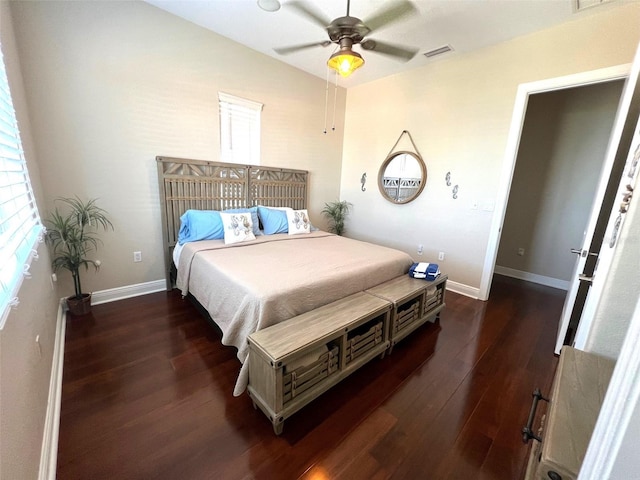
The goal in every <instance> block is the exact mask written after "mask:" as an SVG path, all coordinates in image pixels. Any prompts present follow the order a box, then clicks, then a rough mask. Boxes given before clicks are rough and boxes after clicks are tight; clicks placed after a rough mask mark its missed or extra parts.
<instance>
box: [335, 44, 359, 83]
mask: <svg viewBox="0 0 640 480" xmlns="http://www.w3.org/2000/svg"><path fill="white" fill-rule="evenodd" d="M362 65H364V59H363V58H362V56H361V55H360V54H359V53H358V52H354V51H353V50H351V49H350V48H345V49H342V48H341V49H340V50H338V51H337V52H336V53H334V54H333V55H331V57H330V58H329V60H328V61H327V66H328V67H329V68H333V69H334V70H335V71H336V72H338V73H339V74H340V75H342V76H343V77H345V78H346V77H348V76H349V75H351V74H352V73H353V72H354V71H355V70H357V69H358V68H360V67H361V66H362Z"/></svg>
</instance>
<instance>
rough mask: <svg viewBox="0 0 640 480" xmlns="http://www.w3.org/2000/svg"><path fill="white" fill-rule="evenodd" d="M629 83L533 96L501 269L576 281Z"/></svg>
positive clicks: (499, 261)
mask: <svg viewBox="0 0 640 480" xmlns="http://www.w3.org/2000/svg"><path fill="white" fill-rule="evenodd" d="M623 85H624V82H623V81H621V80H619V81H616V82H606V83H600V84H596V85H589V86H586V87H580V88H571V89H567V90H560V91H556V92H549V93H542V94H537V95H532V96H531V97H529V102H528V104H527V115H526V119H525V123H524V126H523V130H522V137H521V139H520V146H519V148H518V158H517V162H516V168H515V172H514V175H513V180H512V182H511V192H510V194H509V204H508V207H507V212H506V215H505V219H504V224H503V228H502V235H501V237H500V249H499V250H498V258H497V261H496V265H499V266H501V267H507V268H510V269H514V270H517V271H519V272H526V273H532V274H535V275H540V276H543V277H547V278H548V279H554V280H560V281H565V282H568V281H569V280H570V279H571V274H572V272H573V269H574V266H575V263H576V257H575V255H574V254H572V253H571V252H570V249H571V248H579V246H580V245H582V243H583V237H584V231H585V228H586V225H587V221H588V219H589V213H590V211H591V206H592V203H593V196H594V192H595V191H596V188H597V186H598V180H599V178H600V174H601V171H602V164H603V162H604V157H605V153H606V149H607V145H608V143H609V137H610V135H611V129H612V126H613V122H614V119H615V114H616V111H617V108H618V102H619V100H620V95H621V93H622V87H623ZM520 247H522V248H524V249H525V254H524V255H522V256H520V255H518V248H520ZM557 283H560V284H561V283H562V282H557Z"/></svg>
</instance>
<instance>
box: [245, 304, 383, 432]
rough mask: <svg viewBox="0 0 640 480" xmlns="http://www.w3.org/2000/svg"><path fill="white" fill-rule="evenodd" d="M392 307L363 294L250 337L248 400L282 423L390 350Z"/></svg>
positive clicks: (275, 426)
mask: <svg viewBox="0 0 640 480" xmlns="http://www.w3.org/2000/svg"><path fill="white" fill-rule="evenodd" d="M390 311H391V305H390V304H389V302H387V301H386V300H383V299H381V298H378V297H375V296H373V295H369V294H368V293H365V292H360V293H356V294H354V295H351V296H349V297H346V298H344V299H342V300H338V301H336V302H333V303H330V304H328V305H325V306H324V307H320V308H317V309H315V310H312V311H310V312H308V313H305V314H302V315H299V316H297V317H294V318H292V319H290V320H287V321H285V322H282V323H279V324H277V325H274V326H272V327H269V328H266V329H264V330H260V331H258V332H255V333H252V334H251V335H250V336H249V359H248V361H249V386H248V387H247V389H248V392H249V395H250V396H251V399H252V400H253V404H254V406H255V407H259V408H260V409H261V410H262V411H263V412H264V413H265V415H267V417H269V420H271V423H272V424H273V429H274V431H275V433H276V434H280V433H282V428H283V425H284V420H285V419H286V418H288V417H289V416H291V415H293V414H294V413H295V412H297V411H298V410H300V409H301V408H302V407H303V406H305V405H306V404H308V403H309V402H310V401H312V400H313V399H315V398H316V397H318V395H320V394H321V393H323V392H325V391H326V390H328V389H329V388H331V387H332V386H333V385H335V384H336V383H338V382H339V381H340V380H342V379H343V378H345V377H346V376H348V375H349V374H351V373H352V372H354V371H355V370H356V369H358V368H359V367H360V366H362V365H363V364H365V363H366V362H368V361H369V360H371V359H372V358H374V357H375V356H377V355H380V354H384V352H385V350H386V349H387V348H388V347H389V338H388V337H389V335H388V332H389V320H390Z"/></svg>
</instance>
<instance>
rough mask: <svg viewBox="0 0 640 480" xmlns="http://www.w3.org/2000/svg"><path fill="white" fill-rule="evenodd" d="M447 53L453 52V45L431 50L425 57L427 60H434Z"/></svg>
mask: <svg viewBox="0 0 640 480" xmlns="http://www.w3.org/2000/svg"><path fill="white" fill-rule="evenodd" d="M447 52H453V48H452V47H451V45H445V46H443V47H438V48H434V49H433V50H429V51H428V52H425V53H424V54H423V55H424V56H425V57H427V58H433V57H436V56H438V55H442V54H444V53H447Z"/></svg>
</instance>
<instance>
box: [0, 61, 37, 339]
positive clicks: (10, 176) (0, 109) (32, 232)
mask: <svg viewBox="0 0 640 480" xmlns="http://www.w3.org/2000/svg"><path fill="white" fill-rule="evenodd" d="M42 235H43V228H42V223H41V221H40V216H39V214H38V209H37V207H36V203H35V200H34V197H33V191H32V189H31V182H30V180H29V172H27V164H26V162H25V159H24V153H23V151H22V142H21V141H20V133H19V131H18V122H17V120H16V114H15V110H14V109H13V101H12V100H11V93H10V91H9V82H8V80H7V72H6V69H5V65H4V57H3V56H2V52H0V315H1V317H0V329H1V328H2V327H3V325H4V322H5V320H6V318H7V315H8V314H9V309H10V308H11V307H12V306H17V305H18V298H17V297H16V295H17V293H18V289H19V288H20V285H21V284H22V280H23V278H25V277H27V278H28V277H29V266H30V265H31V261H32V259H34V258H37V252H36V250H35V247H36V244H37V242H38V241H41V240H42Z"/></svg>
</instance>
